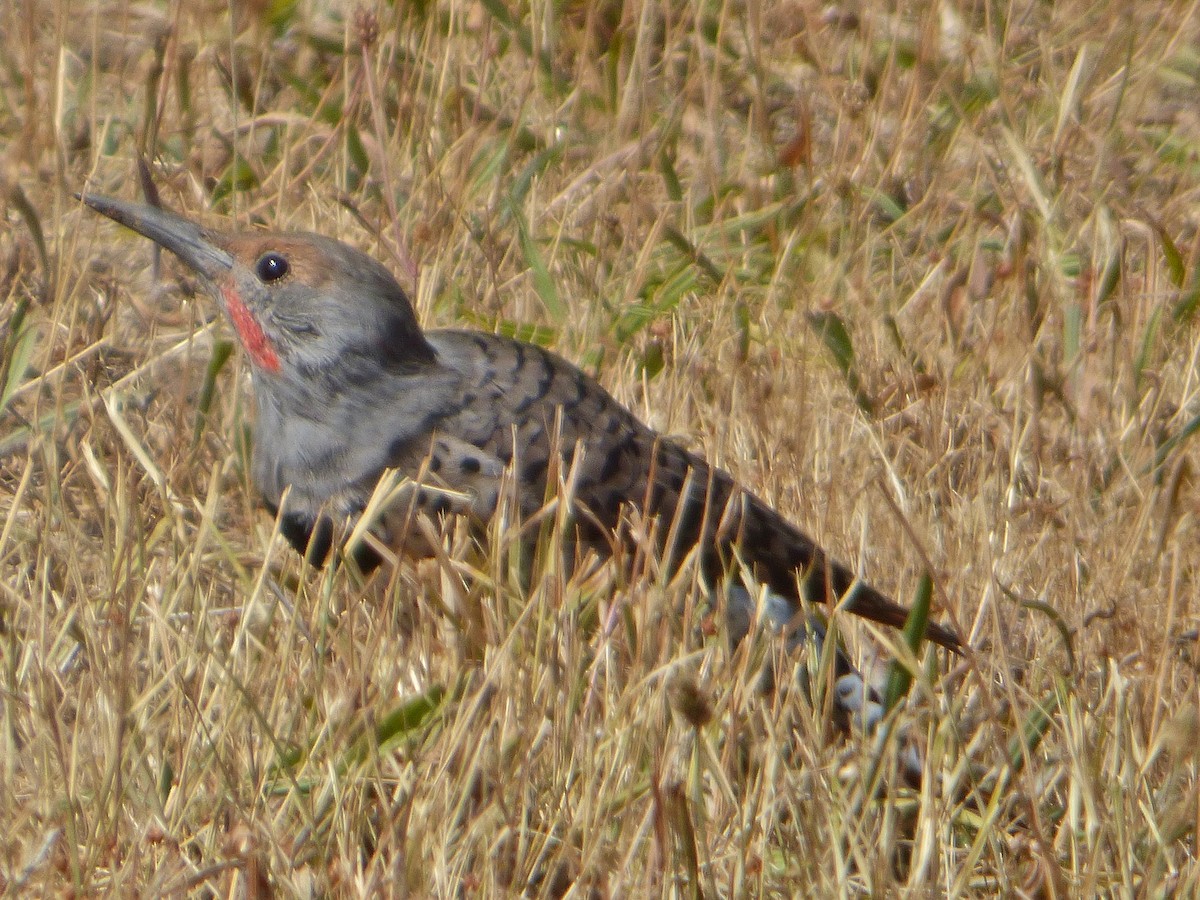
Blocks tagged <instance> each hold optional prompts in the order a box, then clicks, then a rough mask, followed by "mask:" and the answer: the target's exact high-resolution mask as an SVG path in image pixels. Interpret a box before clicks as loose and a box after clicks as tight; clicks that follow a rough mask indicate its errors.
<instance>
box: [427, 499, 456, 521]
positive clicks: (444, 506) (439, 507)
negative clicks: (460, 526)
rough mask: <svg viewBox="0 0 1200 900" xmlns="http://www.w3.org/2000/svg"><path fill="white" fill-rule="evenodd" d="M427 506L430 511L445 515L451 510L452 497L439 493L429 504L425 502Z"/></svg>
mask: <svg viewBox="0 0 1200 900" xmlns="http://www.w3.org/2000/svg"><path fill="white" fill-rule="evenodd" d="M425 508H426V509H428V510H429V512H430V513H432V514H433V515H435V516H444V515H446V514H447V513H448V512H450V509H451V503H450V498H449V497H446V496H445V495H443V494H438V495H437V496H436V497H433V498H432V499H431V500H430V501H429V502H428V503H427V504H425Z"/></svg>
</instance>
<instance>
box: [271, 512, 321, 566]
mask: <svg viewBox="0 0 1200 900" xmlns="http://www.w3.org/2000/svg"><path fill="white" fill-rule="evenodd" d="M279 532H280V534H282V535H283V536H284V537H285V538H287V539H288V543H290V544H291V545H292V547H294V548H295V550H296V552H297V553H299V554H300V555H301V556H303V557H304V559H305V560H306V561H307V562H308V563H309V565H312V566H316V567H317V568H320V567H321V566H323V565H325V561H326V559H328V558H329V550H330V548H331V547H332V546H333V522H332V521H331V520H330V518H329V517H328V516H321V517H320V518H319V519H317V521H316V522H313V521H312V520H311V519H309V518H308V517H307V516H303V515H301V514H300V513H293V512H289V513H284V515H283V518H281V519H280V520H279Z"/></svg>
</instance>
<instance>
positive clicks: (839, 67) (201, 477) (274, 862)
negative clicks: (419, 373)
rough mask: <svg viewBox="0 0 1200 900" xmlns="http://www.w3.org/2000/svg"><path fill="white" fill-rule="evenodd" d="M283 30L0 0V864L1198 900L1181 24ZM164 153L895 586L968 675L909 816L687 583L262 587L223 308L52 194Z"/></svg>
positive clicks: (343, 23)
mask: <svg viewBox="0 0 1200 900" xmlns="http://www.w3.org/2000/svg"><path fill="white" fill-rule="evenodd" d="M323 7H324V4H317V3H304V2H287V0H285V2H271V3H265V2H254V3H246V4H241V5H237V6H236V8H235V9H234V10H233V12H232V13H231V12H230V9H229V8H228V7H227V6H226V5H222V4H218V3H212V2H202V3H195V4H173V5H169V4H133V3H128V2H124V0H114V2H100V3H96V4H94V5H92V6H90V7H88V8H85V9H81V8H79V5H69V4H66V3H63V2H57V0H29V2H12V3H8V4H4V5H0V33H2V34H3V35H4V42H5V55H4V56H3V65H0V151H2V152H0V159H2V160H3V168H0V194H2V196H3V206H2V208H3V211H4V227H3V229H2V230H0V449H2V450H3V451H4V452H3V455H2V456H0V508H2V509H3V512H4V517H3V528H2V530H0V588H2V591H3V592H2V594H0V685H2V688H0V812H2V813H3V821H5V822H6V823H8V825H7V828H8V832H7V835H6V839H5V840H4V841H0V887H2V888H3V889H4V890H5V891H7V893H9V894H12V895H20V894H25V893H35V894H83V895H92V894H105V893H111V894H115V895H129V894H135V893H137V894H144V895H157V894H170V895H186V896H191V895H195V896H219V895H221V896H226V895H242V896H268V895H279V896H291V895H302V896H316V895H339V896H340V895H356V894H361V895H371V896H376V895H380V894H383V895H388V894H392V895H403V896H496V895H508V894H528V895H531V896H567V895H569V896H581V897H591V896H594V897H609V896H611V897H619V896H657V895H661V896H683V895H689V896H690V895H703V896H708V897H714V896H747V895H751V896H758V895H762V896H832V895H834V893H835V892H836V893H842V894H865V893H871V894H890V893H896V894H915V895H917V896H926V895H927V894H929V893H944V894H949V895H955V896H958V895H981V896H992V895H996V894H1001V895H1007V896H1012V895H1033V896H1094V895H1098V894H1109V893H1120V894H1122V895H1138V896H1168V895H1173V894H1177V895H1179V896H1188V895H1191V894H1193V893H1194V892H1196V890H1197V866H1196V862H1195V852H1196V829H1197V819H1198V818H1200V811H1198V809H1197V802H1196V797H1197V785H1196V757H1195V751H1196V747H1197V739H1198V736H1200V719H1198V714H1197V692H1196V680H1195V674H1196V667H1197V654H1198V653H1200V648H1198V647H1197V630H1198V623H1197V605H1196V604H1197V600H1196V594H1197V574H1198V573H1197V554H1196V552H1195V547H1196V545H1197V540H1198V539H1200V534H1198V532H1197V528H1198V525H1197V512H1198V506H1200V493H1198V492H1197V484H1196V475H1195V471H1194V470H1195V468H1196V460H1197V456H1196V453H1197V451H1196V446H1195V441H1194V433H1195V432H1196V431H1197V429H1198V428H1200V397H1198V396H1197V390H1198V387H1197V385H1198V379H1197V375H1198V369H1197V360H1196V347H1197V346H1198V344H1197V336H1198V335H1200V325H1198V324H1197V310H1198V308H1200V231H1198V225H1200V190H1198V188H1197V186H1198V184H1200V117H1198V115H1197V107H1196V103H1195V98H1196V95H1197V91H1198V89H1200V16H1198V15H1197V12H1196V9H1195V6H1194V4H1188V3H1168V2H1149V3H1141V4H1136V5H1133V4H1127V3H1124V2H1116V0H1112V2H1100V3H1092V2H1088V3H1085V2H1082V0H1067V2H1060V3H1054V4H1050V3H1037V2H1031V3H1024V4H1016V5H1008V6H1005V5H997V4H991V3H975V4H950V3H940V4H923V3H912V4H883V5H881V4H861V5H860V4H833V5H824V4H821V3H815V2H805V0H800V2H787V3H758V2H755V0H750V2H748V3H744V4H739V3H724V2H721V0H714V2H709V3H699V4H685V3H678V2H671V0H657V2H644V3H636V2H631V3H627V4H621V3H618V2H602V3H597V4H589V3H582V2H574V0H569V2H566V3H561V4H545V3H536V4H533V5H532V8H529V9H526V8H524V5H521V4H502V3H499V2H495V0H484V2H480V3H475V4H472V3H467V4H453V3H448V4H439V3H429V2H415V3H396V4H387V3H378V4H376V5H374V6H371V5H363V6H360V7H358V8H353V9H349V10H348V11H347V12H346V14H345V16H344V17H343V16H342V15H341V14H338V13H334V12H331V11H329V10H326V9H324V8H323ZM518 7H519V8H518ZM143 161H144V169H143V168H141V167H140V166H141V162H143ZM151 182H152V183H153V185H155V186H156V188H157V191H158V193H159V194H160V195H161V197H162V200H163V202H164V203H165V204H167V205H169V206H171V207H174V208H178V209H181V210H183V211H185V212H187V213H189V214H193V215H196V216H199V217H211V218H210V221H213V222H216V221H218V220H219V218H220V217H222V216H227V217H233V218H235V219H236V220H238V221H240V222H262V223H267V224H270V225H272V226H274V227H279V228H300V229H307V230H315V231H320V232H322V233H325V234H328V235H331V236H335V237H339V238H341V239H343V240H347V241H350V242H353V243H355V244H356V245H359V246H361V247H364V248H366V249H368V250H369V251H370V252H372V253H374V254H375V255H377V256H378V257H379V258H380V259H382V260H384V261H385V262H386V263H387V265H388V266H389V267H390V268H391V269H392V270H393V271H395V272H396V273H397V274H398V276H399V277H400V278H401V281H402V283H404V284H405V286H406V287H407V288H408V289H409V290H410V291H411V293H412V295H413V297H414V299H415V302H416V305H417V307H418V311H419V313H420V315H421V317H422V319H423V321H424V322H425V323H426V324H428V325H451V324H457V325H461V324H464V323H465V324H470V325H473V326H475V327H479V328H484V329H499V330H503V331H506V332H509V333H516V334H519V335H521V336H522V337H524V338H525V339H527V340H533V341H536V342H539V343H543V344H546V345H549V346H552V347H554V348H555V349H556V350H557V351H559V352H560V353H562V354H563V355H565V356H567V357H568V358H570V359H573V360H575V361H577V362H579V363H580V364H581V365H583V366H584V367H585V368H587V369H588V370H590V371H592V372H595V373H597V374H598V376H599V377H600V379H601V380H602V381H603V382H604V383H605V384H606V385H607V386H609V387H610V388H611V389H612V390H613V391H614V393H615V394H616V395H617V396H618V397H619V398H621V399H622V400H624V401H626V402H628V403H629V404H631V405H632V406H633V407H634V408H635V409H636V410H637V411H638V412H639V414H641V415H643V416H644V417H645V418H647V419H648V420H649V421H651V422H652V423H653V424H654V425H655V426H656V427H658V428H660V429H662V430H665V431H668V432H671V433H673V434H677V435H684V436H686V437H687V438H688V439H689V440H690V441H692V442H693V443H694V444H695V445H696V446H698V447H702V448H703V449H704V450H705V452H706V453H707V454H708V455H709V456H710V458H712V459H713V460H714V461H716V462H718V463H720V464H722V465H724V466H726V467H727V468H730V469H731V470H732V471H734V472H735V473H736V474H737V475H738V476H739V477H740V478H741V479H743V480H744V481H745V482H746V483H748V484H750V485H752V486H753V487H754V488H755V489H757V490H758V491H759V492H760V493H762V494H763V495H764V496H766V497H769V498H771V499H772V501H774V502H775V503H776V504H777V505H778V506H779V507H780V508H781V509H783V510H785V511H786V512H788V514H789V515H791V516H793V517H794V518H795V519H796V520H798V521H799V522H801V523H803V524H805V526H806V527H807V528H809V530H811V531H812V532H813V533H815V534H816V535H817V536H819V537H820V538H821V539H822V541H823V542H825V543H826V544H827V546H829V547H830V549H831V550H832V551H834V552H835V553H836V554H837V555H838V556H840V557H842V558H845V559H850V560H856V561H858V562H859V564H860V566H861V570H862V571H863V572H864V574H865V575H866V576H867V577H869V578H870V579H871V580H872V581H873V582H874V583H876V584H878V585H879V586H880V587H882V588H884V589H885V590H888V591H890V592H892V593H893V594H894V595H895V596H897V597H899V598H901V599H905V600H908V599H911V598H912V596H913V595H914V593H915V591H916V589H917V584H918V581H919V578H920V575H921V573H922V572H924V571H926V570H929V571H931V572H932V574H933V576H934V581H935V585H936V590H935V605H936V607H937V608H938V610H940V613H939V614H940V615H942V616H945V617H948V618H949V619H951V620H953V621H955V622H957V623H958V625H959V626H960V627H961V628H962V630H963V632H964V634H966V635H968V637H969V640H970V643H971V644H972V646H973V647H974V648H975V652H974V653H973V654H971V655H970V656H969V657H968V658H967V659H966V660H965V661H961V662H957V661H955V662H952V663H951V664H950V669H949V670H947V666H946V661H945V660H941V661H940V664H939V665H933V664H928V665H925V666H924V667H923V668H922V667H918V671H919V673H920V677H918V678H917V679H916V682H915V685H914V687H913V689H912V691H911V694H910V700H909V703H908V704H907V706H906V707H905V708H904V709H903V710H901V713H900V719H901V723H902V724H903V725H904V727H905V728H907V731H908V733H909V734H910V735H914V736H916V737H917V739H918V740H919V742H920V743H921V744H922V745H923V747H924V752H925V754H926V757H927V766H928V771H929V776H928V777H927V778H926V780H925V783H924V784H923V786H922V787H921V788H920V790H918V791H910V790H907V789H904V788H902V787H901V786H900V785H899V784H897V783H896V780H895V779H889V778H887V777H886V776H887V773H888V772H890V771H891V769H892V766H893V765H894V761H895V760H894V757H895V753H896V750H897V743H898V742H897V740H896V739H895V737H894V733H893V735H892V736H886V735H885V736H884V738H883V739H881V740H879V741H876V740H875V739H873V738H871V737H863V736H857V737H853V738H851V739H850V740H848V741H839V740H836V739H832V738H831V736H830V735H829V734H828V728H827V726H826V724H825V721H824V719H823V717H822V714H821V712H820V711H819V710H817V711H814V710H813V709H812V708H811V707H810V705H809V704H807V703H805V702H804V701H803V700H802V699H801V698H799V697H798V696H796V694H797V692H796V691H790V692H781V693H780V694H779V695H778V696H775V697H772V698H763V697H761V696H759V694H758V692H757V691H756V689H755V685H756V677H757V676H756V673H757V672H758V669H759V666H760V664H761V661H762V658H763V657H764V655H766V654H768V653H771V652H774V651H773V648H772V646H771V642H770V641H768V640H760V641H757V642H753V643H751V644H748V645H746V646H745V647H743V648H742V649H741V650H739V652H737V653H735V654H730V653H729V652H727V649H726V647H725V645H724V643H723V641H722V637H721V634H720V633H719V630H717V631H714V629H712V628H711V627H709V623H708V622H707V621H706V620H705V619H704V616H703V613H702V610H699V609H697V608H696V598H695V597H694V595H693V592H691V591H689V590H688V584H687V583H686V579H681V580H680V583H673V584H663V583H661V581H660V580H658V579H656V578H655V577H654V574H653V572H652V571H650V572H647V573H646V574H645V575H644V576H640V577H630V576H628V575H626V574H625V573H622V572H621V571H619V570H615V569H602V570H601V571H599V572H597V573H592V574H591V575H589V576H587V577H578V578H570V577H567V576H568V574H569V573H562V572H559V571H557V570H556V569H555V567H554V566H553V565H552V564H551V563H550V562H543V563H542V564H541V565H542V567H541V568H540V569H539V570H538V571H537V573H536V576H535V578H534V579H533V584H532V587H529V588H526V587H524V586H523V585H522V581H521V579H518V578H517V577H515V575H514V574H513V572H512V568H513V563H512V560H511V558H510V557H509V555H508V554H507V552H506V548H507V546H508V544H507V543H506V538H505V535H504V534H503V533H502V532H501V533H498V534H497V535H496V540H495V541H494V545H493V546H492V547H491V548H489V549H488V550H487V551H486V552H473V551H472V550H471V549H470V548H469V547H466V546H465V545H464V544H463V543H462V542H461V541H460V542H459V543H457V544H454V545H453V553H452V554H451V555H452V559H453V564H452V565H449V566H445V565H444V566H441V567H439V566H438V565H436V564H426V565H422V566H418V567H403V568H401V569H398V570H396V572H395V573H394V576H393V577H392V578H391V580H390V581H388V582H387V583H384V580H383V579H380V580H377V581H376V582H375V583H372V584H370V585H367V586H365V587H364V586H363V585H361V584H358V583H356V581H355V579H354V578H353V577H352V576H351V575H350V574H349V573H348V572H347V571H346V570H344V569H343V570H337V571H324V572H316V571H312V570H308V569H305V568H303V567H302V566H301V565H300V563H299V562H298V561H297V560H296V558H295V557H294V555H293V554H292V553H291V552H290V550H288V548H287V547H286V546H285V545H284V543H283V542H282V541H280V540H279V539H278V537H277V536H274V535H273V534H272V523H271V521H270V520H269V518H268V517H267V516H266V515H265V513H263V512H262V510H261V509H260V508H259V507H258V505H257V501H256V498H255V497H254V496H253V493H252V491H251V490H250V489H249V486H248V481H247V477H246V469H247V460H248V454H249V447H248V446H247V441H246V437H245V434H246V431H245V423H246V422H247V420H248V418H249V416H250V415H252V410H250V409H249V408H248V400H247V399H246V394H245V392H244V391H243V390H242V389H241V379H242V376H243V374H244V363H243V361H242V360H241V359H240V356H239V355H238V354H237V353H236V352H234V353H233V354H232V355H230V353H229V349H230V348H229V346H228V340H229V331H228V329H227V327H226V326H225V325H224V323H222V322H220V321H218V320H217V319H216V311H215V309H214V308H213V306H212V305H211V304H210V303H209V302H208V301H207V300H206V299H205V298H203V297H198V296H194V292H193V285H191V284H190V283H189V281H188V277H187V275H186V273H184V272H183V270H182V269H181V268H180V267H179V266H178V265H176V263H175V261H174V260H173V259H163V260H161V261H158V260H156V259H155V258H154V255H153V253H152V248H151V247H150V246H149V244H148V242H146V241H144V240H142V239H139V238H136V237H135V236H133V235H131V234H129V233H127V232H123V231H121V230H119V229H117V228H115V227H113V226H111V225H110V224H109V223H106V222H104V221H102V220H100V218H99V217H97V216H94V215H87V214H84V213H83V212H82V211H81V210H80V209H79V207H78V204H77V203H76V202H75V201H74V200H73V199H72V197H71V194H72V192H73V191H77V190H80V189H81V188H83V187H84V186H85V185H86V186H88V187H89V188H90V189H93V190H97V191H101V192H107V193H116V194H120V195H122V196H126V197H135V196H141V195H142V192H143V191H145V190H147V189H148V188H147V185H148V184H149V183H151ZM553 540H554V535H553V534H552V533H548V535H547V542H548V547H549V546H550V545H552V544H553ZM545 559H546V560H553V554H552V553H547V554H546V555H545ZM464 573H467V574H469V577H467V578H465V579H464V578H462V577H461V576H462V575H463V574H464ZM837 621H838V623H839V625H840V628H841V631H842V632H843V634H844V635H845V637H846V639H847V641H848V642H849V644H850V645H851V646H852V647H853V648H855V650H856V652H857V653H858V654H859V656H860V658H861V656H863V655H869V654H870V653H872V652H873V650H872V648H880V647H882V648H883V649H882V652H883V653H884V654H885V655H886V654H891V653H901V655H902V650H901V648H900V647H898V646H896V645H897V644H898V640H897V637H896V636H895V635H889V634H882V633H879V632H876V631H871V630H868V629H867V628H865V627H864V626H862V625H860V624H859V623H857V622H851V621H849V620H848V619H847V618H846V617H838V619H837ZM877 744H882V746H877ZM873 773H880V774H882V775H883V776H884V782H885V784H886V787H885V788H884V789H882V790H877V785H876V784H874V783H873V782H872V780H871V775H872V774H873Z"/></svg>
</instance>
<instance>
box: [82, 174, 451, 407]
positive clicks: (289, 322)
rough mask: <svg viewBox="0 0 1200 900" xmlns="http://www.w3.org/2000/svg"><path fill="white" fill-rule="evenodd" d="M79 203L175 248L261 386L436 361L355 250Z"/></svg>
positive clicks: (121, 205) (381, 274) (387, 285)
mask: <svg viewBox="0 0 1200 900" xmlns="http://www.w3.org/2000/svg"><path fill="white" fill-rule="evenodd" d="M80 199H81V200H82V201H83V202H84V203H86V204H87V205H88V206H90V207H91V208H92V209H94V210H96V211H97V212H101V213H103V214H104V215H106V216H108V217H109V218H110V219H113V220H115V221H117V222H120V223H121V224H122V225H125V226H126V227H128V228H131V229H133V230H134V231H136V232H138V234H141V235H144V236H145V237H148V238H150V239H151V240H152V241H154V242H156V243H157V244H159V245H160V246H162V247H165V248H166V249H167V250H170V251H171V252H172V253H174V254H175V255H176V256H178V257H179V258H180V259H181V260H183V262H184V263H186V264H187V265H188V266H189V267H190V268H191V269H192V270H193V271H195V272H196V274H197V275H199V276H200V279H201V280H202V281H203V283H204V285H205V287H206V288H207V289H208V291H209V292H210V293H211V294H212V295H213V296H214V297H215V298H216V299H217V301H218V302H219V303H220V304H221V306H222V308H223V309H224V310H225V313H226V314H227V315H228V317H229V320H230V322H231V323H232V324H233V327H234V329H235V330H236V331H237V335H238V339H239V341H240V342H241V344H242V347H243V348H244V349H245V351H246V354H247V356H249V358H250V361H251V362H252V363H253V364H254V371H255V375H256V381H259V382H262V383H264V384H266V385H269V384H270V383H271V382H272V381H273V380H276V379H284V380H289V379H290V380H295V379H296V378H297V377H301V378H311V377H312V376H314V375H318V374H321V373H327V372H332V371H343V372H344V373H345V374H347V375H348V376H350V377H351V378H354V377H357V378H358V379H359V380H360V381H362V380H366V379H367V378H369V377H370V376H371V375H372V374H373V373H378V374H379V375H380V376H383V375H385V374H387V373H395V374H403V373H408V372H415V371H418V370H420V369H421V368H422V367H423V366H426V365H428V364H429V363H431V362H432V361H433V350H432V348H431V347H430V346H429V344H428V343H427V342H426V340H425V338H424V336H423V335H422V333H421V329H420V326H419V325H418V324H417V319H416V316H415V314H414V313H413V309H412V305H411V304H410V303H409V301H408V298H407V297H406V296H405V294H404V291H403V289H402V288H401V287H400V285H399V284H397V283H396V280H395V279H394V278H393V277H392V276H391V274H390V273H389V272H388V271H387V269H385V268H384V267H383V266H382V265H380V264H379V263H378V262H376V261H375V260H374V259H372V258H371V257H369V256H367V255H365V254H363V253H361V252H359V251H358V250H355V249H354V248H352V247H350V246H348V245H346V244H343V243H340V242H338V241H334V240H331V239H329V238H325V237H321V236H320V235H315V234H307V233H302V232H293V233H284V232H266V231H240V232H225V231H215V230H211V229H208V228H202V227H201V226H200V225H198V224H196V223H195V222H192V221H190V220H188V219H185V218H183V217H182V216H180V215H176V214H175V213H172V212H168V211H166V210H163V209H159V208H158V207H153V206H146V205H144V204H140V203H130V202H127V201H124V200H117V199H114V198H111V197H102V196H98V195H95V194H86V195H82V196H81V197H80Z"/></svg>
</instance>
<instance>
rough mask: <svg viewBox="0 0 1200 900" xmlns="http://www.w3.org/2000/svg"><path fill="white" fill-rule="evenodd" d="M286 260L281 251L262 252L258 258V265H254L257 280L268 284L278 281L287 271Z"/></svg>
mask: <svg viewBox="0 0 1200 900" xmlns="http://www.w3.org/2000/svg"><path fill="white" fill-rule="evenodd" d="M288 268H289V267H288V261H287V257H285V256H284V255H283V254H282V253H274V252H272V253H264V254H263V256H262V258H261V259H259V261H258V265H256V266H255V267H254V269H255V271H256V272H257V273H258V280H259V281H261V282H263V284H270V283H271V282H272V281H278V280H279V279H280V278H282V277H283V276H284V275H286V274H287V273H288Z"/></svg>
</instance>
